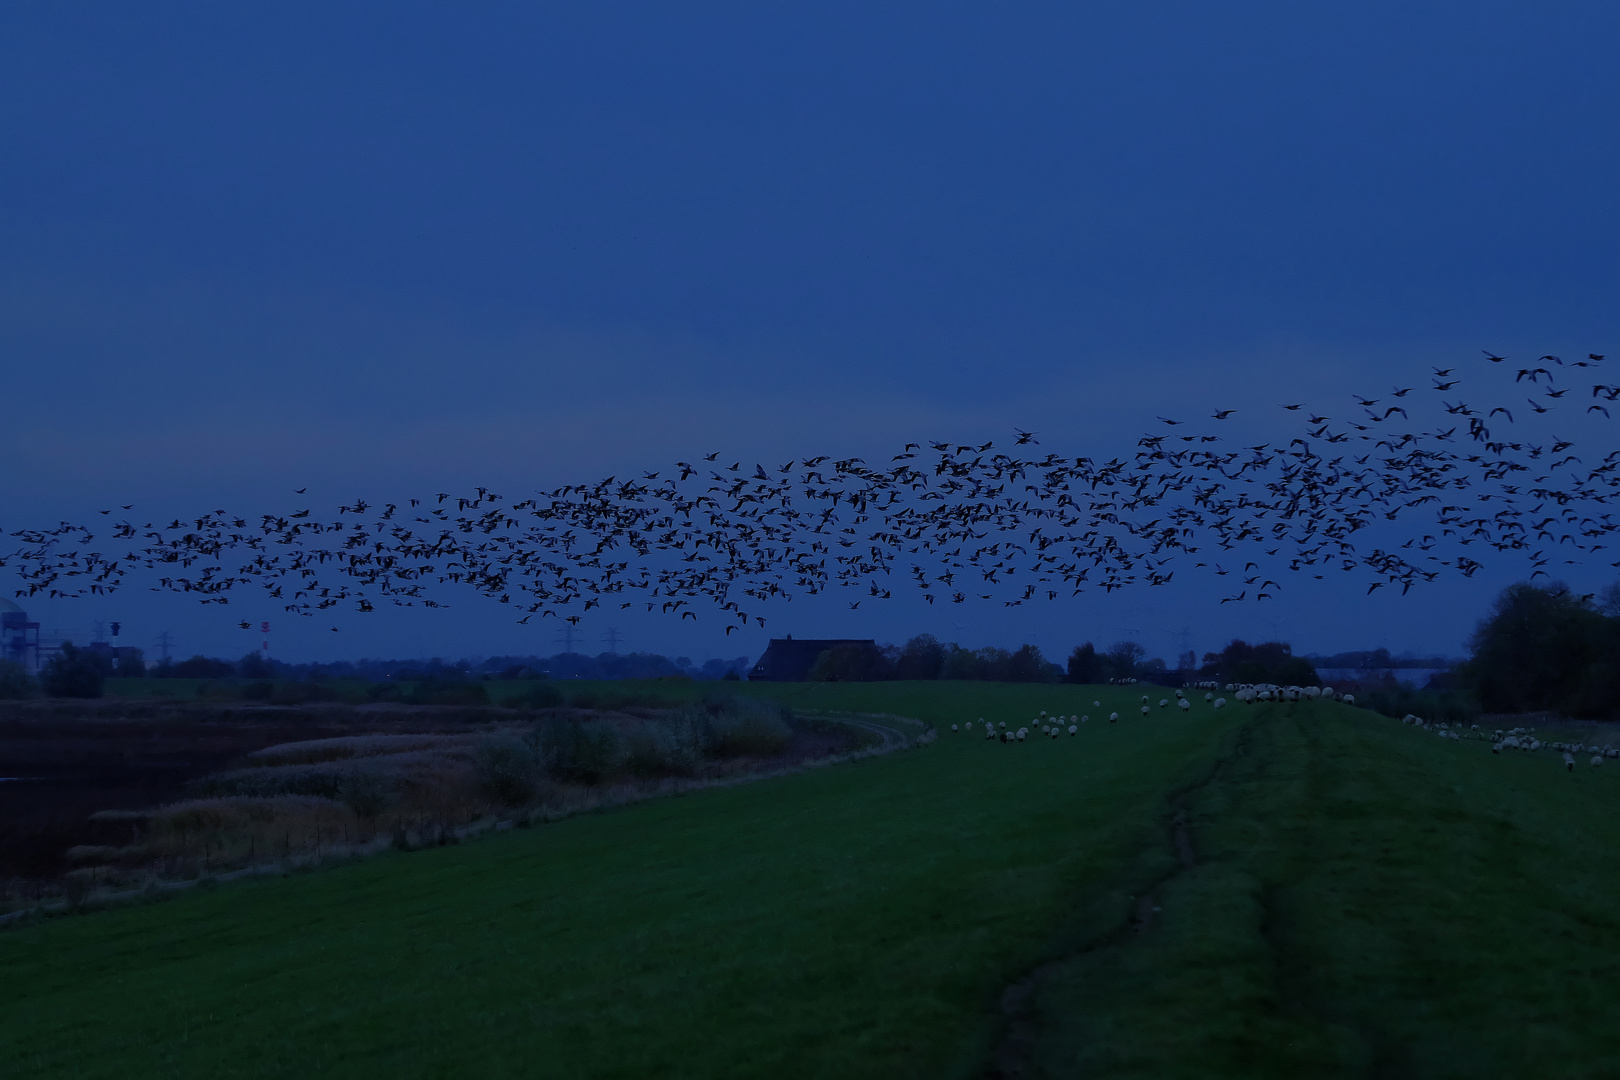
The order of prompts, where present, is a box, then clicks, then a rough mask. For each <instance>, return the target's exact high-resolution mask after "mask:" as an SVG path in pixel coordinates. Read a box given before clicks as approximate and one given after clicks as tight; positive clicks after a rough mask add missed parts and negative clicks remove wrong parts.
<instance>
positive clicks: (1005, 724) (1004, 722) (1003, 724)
mask: <svg viewBox="0 0 1620 1080" xmlns="http://www.w3.org/2000/svg"><path fill="white" fill-rule="evenodd" d="M999 726H1000V727H1003V728H1005V727H1006V726H1007V721H1005V720H1003V721H1002V722H1001V724H1000V725H999Z"/></svg>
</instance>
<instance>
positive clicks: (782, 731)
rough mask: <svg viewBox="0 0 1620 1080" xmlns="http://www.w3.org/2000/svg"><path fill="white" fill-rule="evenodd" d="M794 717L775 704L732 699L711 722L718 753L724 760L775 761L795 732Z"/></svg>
mask: <svg viewBox="0 0 1620 1080" xmlns="http://www.w3.org/2000/svg"><path fill="white" fill-rule="evenodd" d="M789 715H790V714H789V713H788V711H787V710H786V709H785V708H783V707H782V706H780V705H778V704H776V703H775V702H769V701H759V700H757V699H755V698H730V699H727V700H726V701H724V702H723V703H722V704H721V705H720V707H719V708H717V709H716V710H715V711H714V714H713V716H711V718H710V720H709V724H710V727H711V728H712V729H713V731H714V753H715V754H716V755H717V756H720V757H771V756H773V755H776V754H779V753H781V752H782V748H783V747H785V746H787V743H788V740H789V739H791V738H792V737H793V729H792V728H791V727H789V726H788V721H787V718H788V716H789Z"/></svg>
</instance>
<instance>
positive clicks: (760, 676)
mask: <svg viewBox="0 0 1620 1080" xmlns="http://www.w3.org/2000/svg"><path fill="white" fill-rule="evenodd" d="M876 644H877V643H876V642H875V641H874V640H873V639H871V638H794V637H793V636H792V635H791V634H790V635H788V636H787V637H785V638H772V639H771V644H770V646H769V647H768V648H767V649H766V650H765V655H764V656H761V657H760V658H759V663H757V664H755V665H754V666H753V668H752V669H750V671H749V672H748V681H749V682H804V681H805V680H806V679H808V678H809V677H810V669H811V668H812V667H814V666H815V663H816V657H818V656H820V655H821V654H822V653H823V652H825V651H826V650H828V649H836V648H837V647H838V646H840V645H870V646H874V647H875V646H876Z"/></svg>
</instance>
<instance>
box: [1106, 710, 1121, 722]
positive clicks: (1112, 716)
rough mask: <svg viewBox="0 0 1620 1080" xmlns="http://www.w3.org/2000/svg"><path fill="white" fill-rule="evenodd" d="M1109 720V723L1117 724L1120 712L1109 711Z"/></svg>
mask: <svg viewBox="0 0 1620 1080" xmlns="http://www.w3.org/2000/svg"><path fill="white" fill-rule="evenodd" d="M1108 722H1109V723H1110V724H1117V723H1119V713H1117V712H1111V713H1109V714H1108Z"/></svg>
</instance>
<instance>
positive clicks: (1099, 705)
mask: <svg viewBox="0 0 1620 1080" xmlns="http://www.w3.org/2000/svg"><path fill="white" fill-rule="evenodd" d="M1091 707H1092V708H1093V709H1100V708H1102V702H1100V701H1093V702H1092V703H1091Z"/></svg>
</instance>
